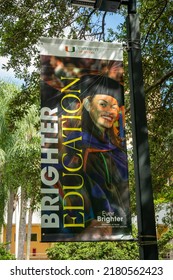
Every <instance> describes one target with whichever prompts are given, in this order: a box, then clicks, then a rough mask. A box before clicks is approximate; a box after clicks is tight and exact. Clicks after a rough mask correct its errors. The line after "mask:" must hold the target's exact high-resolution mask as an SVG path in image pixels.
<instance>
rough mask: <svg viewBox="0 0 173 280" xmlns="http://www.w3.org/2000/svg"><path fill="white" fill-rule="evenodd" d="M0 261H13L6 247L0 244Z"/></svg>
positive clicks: (12, 256)
mask: <svg viewBox="0 0 173 280" xmlns="http://www.w3.org/2000/svg"><path fill="white" fill-rule="evenodd" d="M0 260H15V257H14V255H12V254H10V253H9V252H8V251H7V250H6V245H5V244H2V243H0Z"/></svg>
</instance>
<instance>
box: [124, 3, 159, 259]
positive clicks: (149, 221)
mask: <svg viewBox="0 0 173 280" xmlns="http://www.w3.org/2000/svg"><path fill="white" fill-rule="evenodd" d="M127 33H128V35H127V38H128V47H129V51H128V62H129V75H130V98H131V117H132V134H133V148H134V164H135V181H136V199H137V220H138V238H139V252H140V259H142V260H157V259H158V249H157V238H156V226H155V213H154V203H153V191H152V181H151V170H150V159H149V145H148V130H147V119H146V107H145V94H144V83H143V72H142V56H141V48H140V30H139V20H138V16H137V14H136V0H130V1H129V4H128V16H127Z"/></svg>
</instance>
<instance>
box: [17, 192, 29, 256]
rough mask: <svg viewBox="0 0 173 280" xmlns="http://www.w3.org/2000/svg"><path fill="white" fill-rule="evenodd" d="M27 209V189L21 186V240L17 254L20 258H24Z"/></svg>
mask: <svg viewBox="0 0 173 280" xmlns="http://www.w3.org/2000/svg"><path fill="white" fill-rule="evenodd" d="M26 211H27V199H26V191H25V190H24V189H22V188H21V211H20V223H19V240H18V254H17V259H18V260H23V259H24V245H25V239H26Z"/></svg>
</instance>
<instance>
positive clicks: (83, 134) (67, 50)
mask: <svg viewBox="0 0 173 280" xmlns="http://www.w3.org/2000/svg"><path fill="white" fill-rule="evenodd" d="M40 59H41V140H42V141H41V142H42V148H41V182H42V187H41V193H42V201H41V210H42V211H41V227H42V241H45V242H54V241H99V240H122V239H126V240H127V239H131V216H130V204H129V185H128V161H127V154H126V142H125V131H124V130H125V110H124V94H123V51H122V46H121V45H120V44H113V43H101V42H86V41H78V40H61V39H50V38H42V39H41V52H40Z"/></svg>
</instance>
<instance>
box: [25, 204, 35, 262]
mask: <svg viewBox="0 0 173 280" xmlns="http://www.w3.org/2000/svg"><path fill="white" fill-rule="evenodd" d="M31 205H32V203H31V202H30V207H29V213H28V232H27V240H26V260H29V259H30V248H31V232H32V215H33V210H32V207H31Z"/></svg>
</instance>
